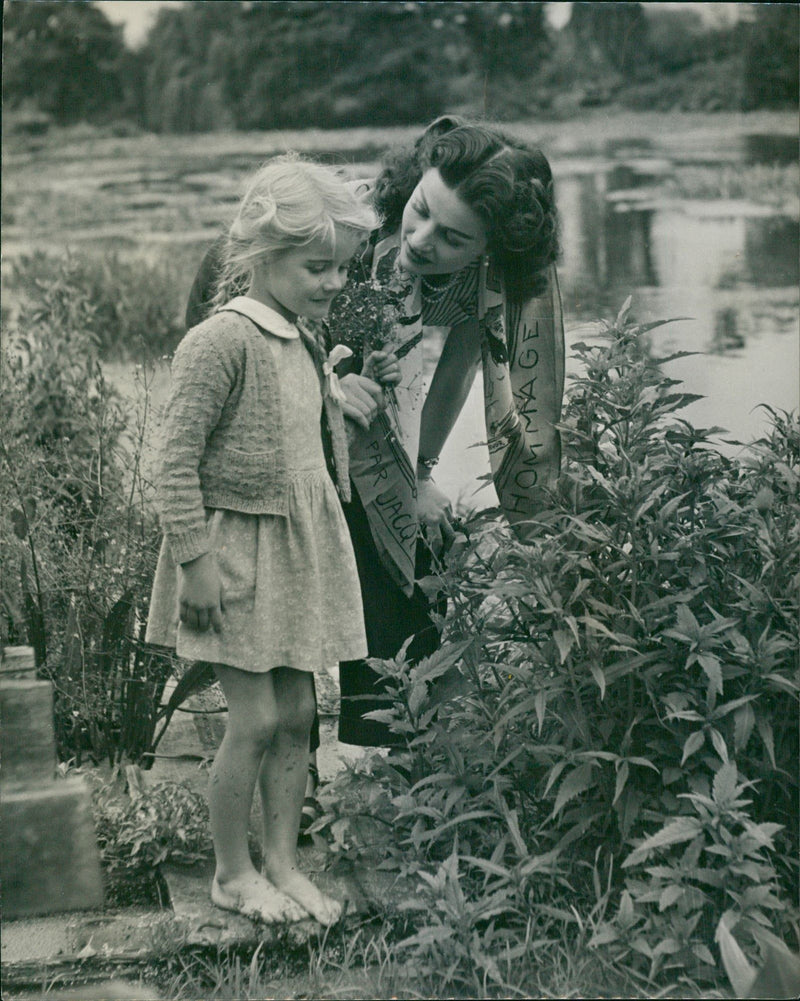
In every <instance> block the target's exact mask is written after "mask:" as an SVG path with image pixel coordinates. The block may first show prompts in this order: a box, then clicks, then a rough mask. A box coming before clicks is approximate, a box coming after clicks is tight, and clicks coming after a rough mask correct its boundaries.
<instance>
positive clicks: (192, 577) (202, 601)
mask: <svg viewBox="0 0 800 1001" xmlns="http://www.w3.org/2000/svg"><path fill="white" fill-rule="evenodd" d="M178 605H179V609H180V618H181V622H182V623H183V624H184V625H185V626H188V627H189V629H196V630H197V631H198V632H201V633H204V632H205V631H206V630H207V629H208V627H209V626H211V628H212V629H213V630H214V632H215V633H220V632H222V613H223V611H224V610H225V603H224V601H223V599H222V583H221V582H220V579H219V570H218V569H217V561H216V560H215V559H214V556H213V555H212V554H211V553H203V554H202V555H201V556H198V557H196V558H195V559H193V560H189V562H188V563H182V564H181V573H180V586H179V589H178Z"/></svg>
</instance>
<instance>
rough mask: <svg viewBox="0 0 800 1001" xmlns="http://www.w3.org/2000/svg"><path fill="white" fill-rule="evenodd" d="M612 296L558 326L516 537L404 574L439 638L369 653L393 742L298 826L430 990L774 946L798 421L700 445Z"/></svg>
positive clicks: (793, 834) (680, 980) (664, 982)
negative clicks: (529, 533) (422, 591)
mask: <svg viewBox="0 0 800 1001" xmlns="http://www.w3.org/2000/svg"><path fill="white" fill-rule="evenodd" d="M629 307H630V303H626V305H625V307H624V308H623V309H622V311H621V312H620V314H619V316H618V317H617V319H616V321H615V322H614V323H613V324H605V325H604V329H603V331H602V340H599V339H598V340H596V341H592V342H591V343H579V344H576V345H574V346H573V347H574V351H575V353H576V355H577V358H578V361H579V362H580V365H581V374H580V375H579V376H578V377H577V378H575V379H574V380H573V381H572V384H571V386H570V388H569V390H568V402H567V406H566V409H565V414H564V423H563V427H562V432H563V436H564V441H565V445H566V459H565V463H564V471H563V476H562V479H561V483H560V486H559V488H558V490H557V492H556V493H554V494H553V495H551V496H550V498H549V502H548V505H547V507H546V510H544V511H543V512H542V515H541V518H540V520H539V523H538V524H537V526H536V533H535V538H533V540H532V541H530V544H527V545H525V544H522V543H521V542H520V541H518V540H517V539H516V538H515V536H514V535H513V534H512V533H511V532H510V531H509V529H508V528H507V527H506V526H504V525H503V524H502V523H501V522H500V521H499V520H498V519H496V518H495V517H493V516H491V515H482V516H480V517H479V518H477V519H475V520H473V521H472V522H471V523H469V524H468V525H467V529H466V532H465V535H464V536H463V537H462V538H461V539H460V540H459V541H457V542H456V544H455V546H454V547H453V549H452V550H451V552H450V554H449V556H448V559H447V567H446V569H441V571H440V572H439V573H437V574H436V575H435V576H433V577H431V578H429V579H428V580H427V581H426V584H427V586H428V587H429V589H430V590H431V591H432V592H440V591H444V593H445V594H446V595H447V597H448V599H449V603H448V607H449V611H448V614H447V616H446V618H445V619H444V621H443V623H442V625H443V628H444V637H445V641H444V644H443V646H442V648H441V649H440V650H439V651H438V652H437V653H436V654H434V655H433V656H432V657H430V658H428V659H426V660H424V661H423V662H421V663H420V664H418V665H416V666H410V665H409V664H408V663H407V662H406V661H405V660H404V658H403V657H402V656H400V657H398V658H397V659H396V660H393V661H375V662H374V664H375V666H376V668H377V669H378V670H379V671H380V672H381V673H382V674H383V675H384V676H386V677H387V678H388V679H389V680H390V683H391V685H392V686H393V689H394V695H393V697H392V699H391V704H387V707H386V709H384V710H380V711H379V713H378V714H377V715H378V716H379V717H380V718H382V719H384V720H386V721H388V722H390V724H391V726H392V729H393V730H394V731H395V733H397V734H398V735H399V736H401V737H402V739H403V741H404V749H403V750H402V751H399V752H393V753H392V754H390V755H389V757H388V758H384V757H381V756H378V755H374V756H373V757H371V758H369V759H367V760H366V761H362V762H359V763H358V764H357V765H355V766H354V767H353V768H352V769H351V770H350V771H349V772H348V773H345V774H344V775H343V776H341V777H340V778H339V779H338V780H337V781H336V782H335V783H334V784H333V785H332V787H330V789H329V791H328V796H327V804H328V810H329V812H328V814H327V816H326V817H325V818H323V820H321V821H320V822H319V825H318V826H319V829H320V831H321V832H324V833H326V834H327V835H328V837H329V838H330V839H331V841H332V847H333V851H334V852H335V853H337V854H338V855H339V856H340V857H342V858H343V859H345V860H347V859H349V860H352V861H353V862H356V861H357V862H358V863H359V864H361V865H363V864H364V861H365V860H367V861H368V863H369V864H371V865H374V866H376V867H377V868H379V869H381V870H384V871H388V872H390V873H394V874H395V875H396V876H397V879H398V882H397V899H396V900H395V901H394V904H393V905H392V907H391V908H390V909H389V910H390V912H391V915H392V917H393V919H396V920H401V919H405V920H406V922H407V927H408V930H409V931H410V934H407V935H406V936H405V937H404V938H401V940H400V941H399V942H398V943H397V947H396V948H397V957H398V960H400V961H404V962H408V963H409V964H410V966H411V967H413V968H414V969H415V970H416V971H418V974H419V975H420V976H421V977H422V978H423V980H425V981H426V983H427V984H428V985H429V986H430V987H431V988H432V989H440V990H441V989H444V985H445V984H451V985H457V986H458V988H460V989H461V990H463V991H464V992H465V993H466V994H468V996H472V997H475V996H512V995H513V994H517V995H519V996H530V993H529V992H530V991H531V990H534V991H535V987H536V983H537V981H536V977H537V972H536V971H537V967H539V966H540V965H541V962H542V957H543V956H545V955H547V954H548V953H550V954H551V955H552V952H553V950H554V949H555V950H558V949H560V948H562V947H563V944H564V943H565V942H568V943H569V951H570V952H571V953H572V954H573V955H580V954H582V953H583V952H586V951H590V952H591V953H592V954H593V955H594V956H595V957H596V958H597V961H598V962H599V963H601V964H603V965H607V966H608V968H613V969H615V970H617V971H621V970H625V971H626V972H627V974H628V975H630V976H632V977H634V978H636V981H637V982H638V984H639V986H640V988H641V990H642V991H643V992H645V993H649V992H653V991H656V990H662V989H665V988H666V987H669V986H672V987H673V988H674V987H678V989H681V990H690V991H691V992H702V991H704V990H708V989H709V988H712V989H719V988H721V987H724V985H725V983H726V980H725V975H724V972H723V966H722V964H721V961H720V960H721V956H720V948H721V947H723V946H727V945H729V944H730V940H731V937H732V939H733V941H734V942H735V943H736V947H737V948H739V949H740V950H741V953H742V956H749V957H750V959H751V960H752V962H753V964H754V966H756V967H757V966H758V965H760V962H761V956H762V953H763V952H765V951H766V950H768V949H770V948H779V949H782V951H783V954H787V946H786V945H785V944H782V943H786V942H792V943H793V944H794V947H795V948H796V947H797V942H796V939H793V938H792V935H791V933H790V928H791V927H792V926H794V929H795V932H796V918H797V913H798V912H797V886H798V858H799V857H800V855H799V853H798V816H797V802H798V778H797V760H798V692H799V691H800V686H798V634H797V614H798V585H799V584H800V561H799V560H798V555H799V554H800V495H799V494H798V483H800V426H799V425H798V422H797V418H796V416H794V415H789V414H784V413H778V412H774V411H771V412H770V417H771V430H770V432H769V434H768V435H767V436H766V437H765V438H764V439H763V440H761V441H758V442H756V443H754V444H753V445H752V446H751V447H749V448H748V449H747V450H746V451H744V452H742V453H741V454H740V455H739V456H738V457H737V458H727V457H725V456H724V455H723V454H722V453H721V452H720V451H719V450H718V449H717V448H716V447H715V446H714V445H713V442H712V439H713V437H714V435H718V434H719V433H720V432H721V430H722V429H719V428H705V429H699V428H694V427H692V426H691V425H690V424H689V423H687V422H686V421H684V420H682V419H680V417H679V411H680V410H681V409H682V408H683V407H684V406H685V405H686V404H687V403H688V402H690V398H689V397H688V396H687V395H686V394H684V393H681V392H680V391H679V389H678V388H677V386H676V385H675V383H674V381H673V380H671V379H669V378H668V377H667V376H666V375H665V374H664V372H663V371H662V369H661V365H662V364H665V363H667V362H669V361H670V360H672V358H671V357H669V356H668V357H662V358H657V357H654V355H653V349H652V342H653V339H654V337H656V336H657V334H655V328H658V327H660V326H662V324H660V323H652V324H647V325H642V324H637V323H635V322H633V321H632V319H631V318H630V316H629ZM651 331H653V333H651ZM672 357H675V356H672ZM387 906H388V905H387ZM410 916H413V920H409V919H410ZM776 943H778V945H777V946H776ZM546 965H549V964H546ZM470 992H472V993H470ZM504 992H510V993H504Z"/></svg>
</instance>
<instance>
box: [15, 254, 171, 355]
mask: <svg viewBox="0 0 800 1001" xmlns="http://www.w3.org/2000/svg"><path fill="white" fill-rule="evenodd" d="M183 279H184V276H183V274H182V273H181V268H180V262H179V261H178V260H177V258H176V255H175V254H170V255H169V256H167V255H162V256H161V257H160V258H159V259H158V260H156V261H154V262H150V261H148V260H146V259H144V258H142V257H132V256H125V255H122V254H120V253H117V252H105V253H103V254H98V253H82V252H77V251H71V252H68V253H66V254H48V253H45V252H43V251H36V252H35V253H32V254H28V255H23V256H21V257H19V258H18V259H15V260H13V261H12V262H11V267H10V269H9V275H8V278H7V279H6V280H5V281H4V284H5V292H6V295H7V297H8V299H9V300H10V301H12V302H18V303H19V304H20V306H21V308H23V309H26V310H27V312H28V314H29V315H30V311H31V310H32V309H33V310H34V311H35V310H36V308H37V307H42V306H44V308H53V307H56V308H59V309H63V310H67V309H69V308H70V304H71V306H72V308H73V309H76V310H79V311H80V326H79V328H78V329H80V330H81V333H82V335H84V336H86V337H87V338H89V339H90V340H91V341H92V343H93V345H94V349H95V353H96V355H97V356H98V357H99V358H102V359H112V358H114V359H116V358H122V359H127V360H131V359H142V358H146V359H152V358H156V357H159V356H160V355H164V354H168V353H171V352H172V351H173V350H174V348H175V347H176V346H177V343H178V341H179V340H180V338H181V336H182V335H183V333H184V326H183V306H184V300H185V296H186V293H187V291H188V285H187V283H186V281H185V280H183ZM76 319H77V317H76Z"/></svg>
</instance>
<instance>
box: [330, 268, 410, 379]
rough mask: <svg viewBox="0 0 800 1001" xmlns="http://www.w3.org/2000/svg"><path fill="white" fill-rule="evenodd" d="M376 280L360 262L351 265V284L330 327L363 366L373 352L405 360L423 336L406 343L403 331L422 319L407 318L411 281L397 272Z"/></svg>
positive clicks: (335, 304)
mask: <svg viewBox="0 0 800 1001" xmlns="http://www.w3.org/2000/svg"><path fill="white" fill-rule="evenodd" d="M386 270H387V271H388V273H384V274H381V275H379V276H378V277H373V276H372V275H371V274H370V272H369V268H368V267H367V265H366V264H365V263H364V261H363V260H361V259H360V258H356V259H355V260H354V261H353V263H352V264H351V265H350V271H349V273H348V276H347V284H346V285H345V287H344V288H343V289H342V291H341V292H340V293H339V294H338V295H337V296H336V298H335V299H334V301H333V303H332V305H331V309H330V313H329V314H328V320H327V326H328V329H329V331H331V332H333V333H334V339H335V341H336V343H337V344H344V345H345V346H346V347H348V348H350V350H351V351H352V352H353V360H354V363H355V364H356V365H357V366H360V365H361V364H362V363H363V362H364V361H365V360H366V359H367V358H368V357H369V354H370V352H372V351H386V352H391V353H394V354H395V355H397V357H398V358H402V357H403V355H404V354H407V353H408V352H409V351H410V350H411V348H413V347H414V345H415V344H416V343H418V341H419V338H420V337H421V334H417V335H416V336H412V337H410V338H408V339H404V338H403V336H402V331H403V328H404V327H407V326H410V325H411V324H413V323H415V322H416V321H417V320H418V319H419V314H417V315H416V316H405V315H404V314H403V303H404V301H405V298H406V296H407V294H408V290H409V285H410V280H403V278H402V277H400V276H399V275H398V273H397V272H396V271H394V270H389V269H386Z"/></svg>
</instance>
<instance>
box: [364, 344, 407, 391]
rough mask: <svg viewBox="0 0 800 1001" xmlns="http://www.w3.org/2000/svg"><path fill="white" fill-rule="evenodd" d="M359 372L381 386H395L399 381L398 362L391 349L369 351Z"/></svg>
mask: <svg viewBox="0 0 800 1001" xmlns="http://www.w3.org/2000/svg"><path fill="white" fill-rule="evenodd" d="M361 374H362V375H364V376H366V377H367V378H368V379H374V380H375V382H379V383H381V385H383V386H396V385H397V383H398V382H400V362H399V361H398V360H397V355H396V354H395V353H394V352H393V351H370V353H369V354H368V355H367V357H366V359H365V361H364V367H363V368H362V369H361Z"/></svg>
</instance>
